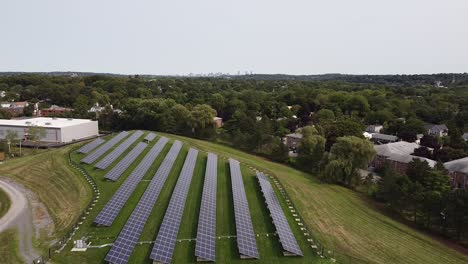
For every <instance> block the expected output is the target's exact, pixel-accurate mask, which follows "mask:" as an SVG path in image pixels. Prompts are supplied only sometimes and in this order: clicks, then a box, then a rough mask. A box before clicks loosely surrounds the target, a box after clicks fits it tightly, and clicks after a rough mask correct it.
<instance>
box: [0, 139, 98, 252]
mask: <svg viewBox="0 0 468 264" xmlns="http://www.w3.org/2000/svg"><path fill="white" fill-rule="evenodd" d="M73 147H74V146H71V145H70V146H66V147H63V148H60V149H53V150H49V151H40V152H38V153H37V154H34V155H28V156H23V157H20V158H15V159H10V160H7V161H5V162H4V163H3V164H1V165H0V175H2V176H4V177H6V178H9V179H11V180H13V181H15V182H18V183H19V184H21V185H23V186H24V187H26V188H27V189H29V190H31V191H32V192H34V193H35V195H36V197H37V198H38V199H39V201H40V202H42V203H43V204H44V205H45V207H46V208H47V210H48V213H49V215H50V216H51V218H52V220H53V222H54V225H55V230H53V235H52V237H49V236H47V237H41V238H39V240H40V241H42V242H47V241H51V240H53V239H54V238H56V237H60V236H62V235H63V234H64V233H66V232H68V231H69V229H70V227H71V226H72V225H73V224H74V223H75V221H76V219H77V218H78V216H79V215H80V213H81V212H82V210H83V209H84V208H85V206H86V205H87V203H88V201H89V200H90V197H91V189H90V187H89V184H88V183H87V182H86V181H85V180H84V179H83V177H82V176H81V175H80V174H78V173H77V172H76V171H75V170H74V169H72V168H71V167H70V166H69V165H68V152H69V150H70V149H72V148H73ZM39 217H40V216H39ZM43 233H44V234H45V233H46V232H43ZM44 244H46V243H44Z"/></svg>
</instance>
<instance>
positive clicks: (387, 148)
mask: <svg viewBox="0 0 468 264" xmlns="http://www.w3.org/2000/svg"><path fill="white" fill-rule="evenodd" d="M417 148H419V145H418V144H416V143H409V142H406V141H399V142H394V143H388V144H384V145H375V146H374V149H375V151H376V152H377V155H376V157H375V158H374V160H373V161H372V163H371V167H373V168H375V169H381V168H383V166H384V164H385V163H388V164H390V166H391V167H392V168H393V169H394V170H395V171H396V172H398V173H400V174H406V170H407V169H408V163H410V162H411V161H413V160H414V159H419V160H422V161H426V162H427V163H428V164H429V166H430V167H434V166H435V164H436V162H435V161H433V160H431V159H427V158H423V157H418V156H414V155H412V154H413V152H414V150H415V149H417Z"/></svg>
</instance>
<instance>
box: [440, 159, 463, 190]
mask: <svg viewBox="0 0 468 264" xmlns="http://www.w3.org/2000/svg"><path fill="white" fill-rule="evenodd" d="M444 166H445V168H446V169H447V170H448V171H449V175H450V177H451V178H452V188H457V189H468V157H465V158H462V159H457V160H452V161H449V162H445V163H444Z"/></svg>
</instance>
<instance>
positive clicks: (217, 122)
mask: <svg viewBox="0 0 468 264" xmlns="http://www.w3.org/2000/svg"><path fill="white" fill-rule="evenodd" d="M213 121H214V123H215V125H216V128H220V127H222V126H223V119H222V118H221V117H218V116H216V117H213Z"/></svg>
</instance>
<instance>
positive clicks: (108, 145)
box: [81, 131, 128, 164]
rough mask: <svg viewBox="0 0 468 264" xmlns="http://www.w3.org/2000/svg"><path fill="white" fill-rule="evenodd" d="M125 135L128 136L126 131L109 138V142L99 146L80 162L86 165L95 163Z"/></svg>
mask: <svg viewBox="0 0 468 264" xmlns="http://www.w3.org/2000/svg"><path fill="white" fill-rule="evenodd" d="M127 135H128V132H127V131H123V132H120V133H119V134H118V135H117V136H115V137H113V138H111V139H110V140H109V141H107V142H106V143H104V145H101V146H100V147H99V148H97V149H96V150H95V151H94V152H93V153H91V154H89V155H88V156H86V157H85V158H83V159H82V160H81V162H83V163H86V164H91V163H93V162H95V161H96V160H97V159H99V157H101V156H102V155H104V153H106V152H107V151H108V150H109V149H111V148H112V147H113V146H114V145H115V144H117V143H118V142H120V141H121V140H122V139H123V138H125V137H126V136H127Z"/></svg>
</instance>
